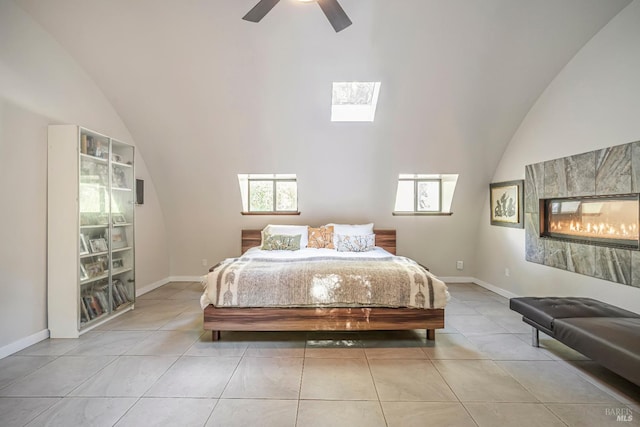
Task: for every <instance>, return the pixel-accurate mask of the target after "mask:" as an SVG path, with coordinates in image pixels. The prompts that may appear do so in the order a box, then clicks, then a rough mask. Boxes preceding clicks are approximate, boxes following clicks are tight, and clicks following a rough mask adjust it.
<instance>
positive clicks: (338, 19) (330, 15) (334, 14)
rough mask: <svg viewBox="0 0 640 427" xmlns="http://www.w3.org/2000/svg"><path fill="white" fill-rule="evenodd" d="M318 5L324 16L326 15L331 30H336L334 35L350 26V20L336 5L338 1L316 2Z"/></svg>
mask: <svg viewBox="0 0 640 427" xmlns="http://www.w3.org/2000/svg"><path fill="white" fill-rule="evenodd" d="M318 4H319V5H320V8H321V9H322V11H323V12H324V14H325V15H327V19H328V20H329V22H330V23H331V25H332V26H333V29H334V30H336V33H337V32H340V31H342V30H344V29H345V28H347V27H348V26H349V25H351V20H350V19H349V17H348V16H347V14H346V13H345V11H344V9H342V7H341V6H340V4H339V3H338V0H318Z"/></svg>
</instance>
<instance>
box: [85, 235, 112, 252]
mask: <svg viewBox="0 0 640 427" xmlns="http://www.w3.org/2000/svg"><path fill="white" fill-rule="evenodd" d="M89 247H91V252H94V253H95V252H107V251H108V250H109V248H108V247H107V241H106V240H105V239H104V238H102V237H100V238H99V239H91V240H89Z"/></svg>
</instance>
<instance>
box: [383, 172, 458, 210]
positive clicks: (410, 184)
mask: <svg viewBox="0 0 640 427" xmlns="http://www.w3.org/2000/svg"><path fill="white" fill-rule="evenodd" d="M457 181H458V175H454V174H400V176H399V177H398V190H397V192H396V204H395V208H394V214H397V215H433V214H440V215H442V214H451V202H452V200H453V193H454V191H455V187H456V183H457Z"/></svg>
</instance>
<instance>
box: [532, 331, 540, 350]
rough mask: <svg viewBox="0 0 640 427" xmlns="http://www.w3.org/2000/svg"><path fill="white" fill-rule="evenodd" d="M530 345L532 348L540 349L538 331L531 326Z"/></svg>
mask: <svg viewBox="0 0 640 427" xmlns="http://www.w3.org/2000/svg"><path fill="white" fill-rule="evenodd" d="M531 345H532V346H534V347H540V336H539V331H538V330H537V329H536V328H534V327H533V326H532V327H531Z"/></svg>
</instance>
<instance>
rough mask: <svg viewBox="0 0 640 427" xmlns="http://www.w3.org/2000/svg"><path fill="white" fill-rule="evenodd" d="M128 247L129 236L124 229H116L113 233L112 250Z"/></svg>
mask: <svg viewBox="0 0 640 427" xmlns="http://www.w3.org/2000/svg"><path fill="white" fill-rule="evenodd" d="M125 247H127V235H126V234H125V231H124V229H123V228H122V227H118V228H114V229H113V230H112V231H111V249H120V248H125Z"/></svg>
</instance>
